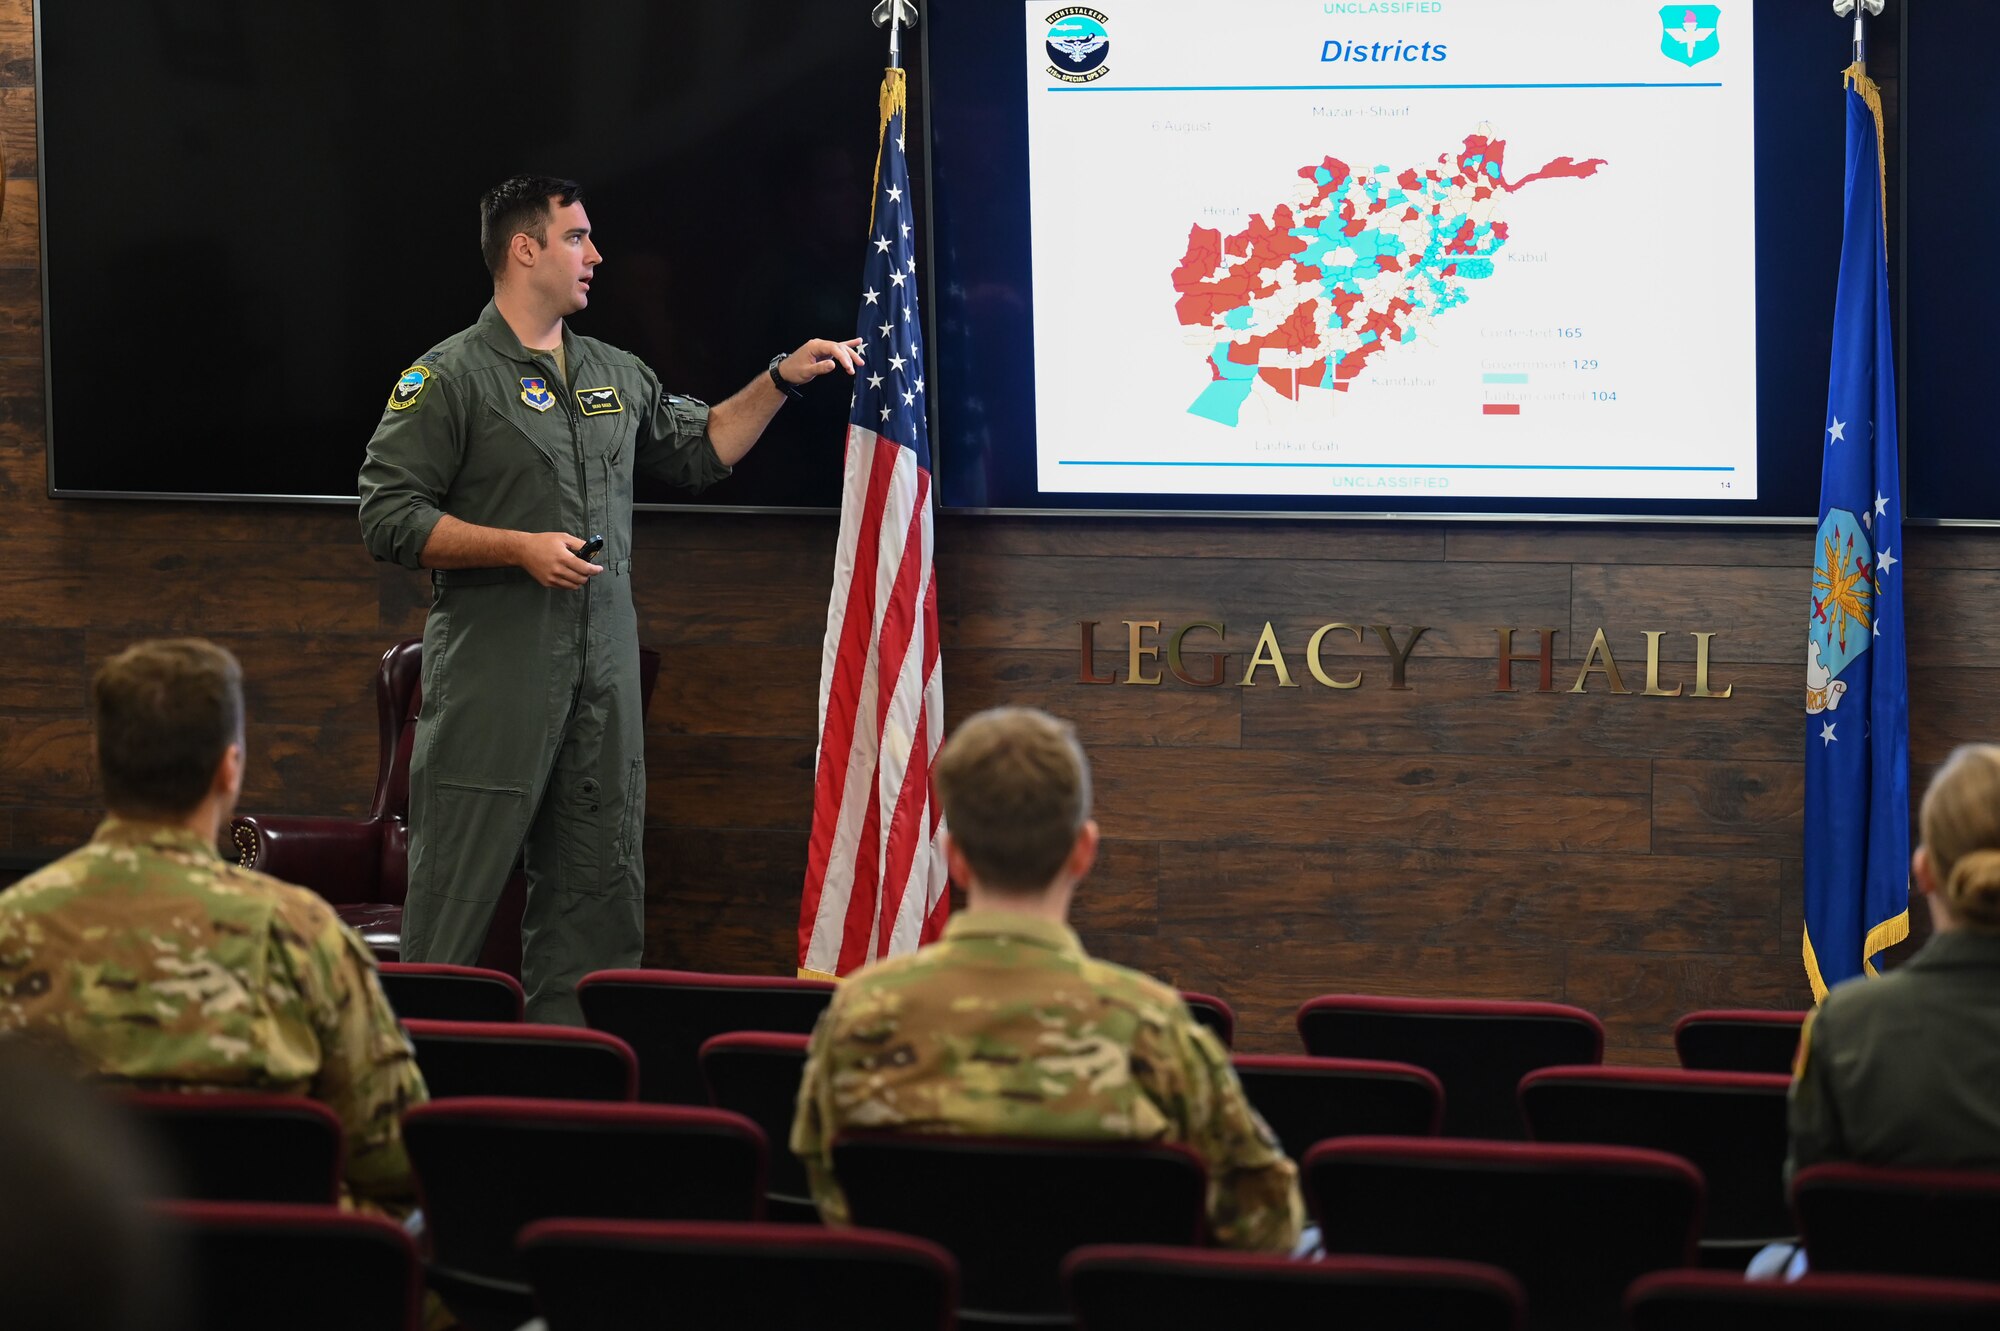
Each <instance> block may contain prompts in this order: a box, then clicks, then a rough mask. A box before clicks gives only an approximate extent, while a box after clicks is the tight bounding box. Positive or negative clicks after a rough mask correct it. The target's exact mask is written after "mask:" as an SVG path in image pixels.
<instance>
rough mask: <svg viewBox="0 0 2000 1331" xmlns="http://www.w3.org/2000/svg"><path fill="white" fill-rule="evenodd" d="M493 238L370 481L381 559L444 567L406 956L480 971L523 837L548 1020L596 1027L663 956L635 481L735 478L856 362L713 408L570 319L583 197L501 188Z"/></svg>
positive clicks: (410, 379) (427, 628) (828, 363)
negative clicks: (670, 389)
mask: <svg viewBox="0 0 2000 1331" xmlns="http://www.w3.org/2000/svg"><path fill="white" fill-rule="evenodd" d="M480 244H481V247H482V249H483V250H484V252H485V257H486V264H487V267H488V269H489V270H491V272H492V274H493V300H492V303H491V304H489V305H488V306H487V307H486V309H485V312H484V313H482V314H481V315H480V317H479V321H478V322H477V323H475V324H474V325H473V326H472V327H471V328H468V329H466V330H465V331H464V332H462V333H458V334H456V335H455V336H453V337H450V338H447V339H445V340H444V341H443V342H440V343H439V344H438V345H437V346H435V347H433V348H432V349H431V350H430V351H429V352H427V353H425V354H424V355H423V356H422V357H420V358H419V359H418V360H417V363H416V364H414V365H412V366H411V367H410V368H409V369H408V370H406V371H405V372H404V373H403V375H402V376H401V377H400V378H399V379H398V380H397V381H396V385H395V387H394V389H392V390H391V392H390V395H389V402H388V405H387V407H386V408H385V409H384V411H383V413H382V422H381V424H380V425H379V426H378V427H377V428H376V431H375V437H374V438H373V439H372V440H371V441H370V442H369V445H368V456H367V460H366V461H365V462H364V463H363V464H362V468H361V477H360V485H361V530H362V535H363V538H364V540H365V541H366V543H367V546H368V550H369V552H370V553H372V554H373V555H374V556H375V557H376V558H377V559H386V560H394V561H395V562H397V563H399V564H403V565H405V566H406V567H410V568H427V569H430V570H431V571H432V572H431V580H432V586H433V600H432V604H431V611H430V617H429V619H428V620H427V621H426V622H425V625H424V701H423V710H422V712H421V714H420V715H419V716H418V717H417V723H416V724H417V729H416V736H415V748H414V750H413V751H412V754H411V762H410V849H409V857H410V860H409V895H408V898H407V900H406V902H405V904H404V914H403V950H402V956H403V959H404V960H406V961H437V962H453V963H459V964H465V963H470V962H472V961H475V960H476V959H477V958H478V956H479V952H480V948H481V945H482V944H483V943H484V941H485V938H486V931H487V927H488V925H489V924H490V923H491V921H492V918H493V909H494V906H495V903H496V902H497V901H498V899H499V896H500V890H501V887H502V886H503V885H504V883H505V882H506V880H507V878H508V876H509V874H510V873H511V871H512V869H513V867H514V865H515V863H516V861H517V859H518V858H520V857H521V854H522V851H523V848H524V847H525V849H526V863H527V874H528V898H527V907H526V912H525V914H524V917H523V919H522V929H521V935H522V979H523V980H524V982H525V984H526V987H527V991H528V1015H529V1017H530V1019H531V1020H536V1021H558V1022H567V1023H570V1024H580V1023H581V1020H582V1016H581V1012H580V1010H579V1008H578V1006H577V1002H576V992H575V987H576V981H577V980H578V979H579V978H580V977H582V976H583V975H584V974H586V973H587V972H589V971H592V970H597V969H600V968H603V967H611V966H636V965H638V964H639V959H640V952H641V950H642V944H643V940H644V912H645V902H644V897H645V881H644V862H643V860H644V851H643V845H642V832H643V829H644V826H645V803H646V796H645V789H646V783H645V758H644V737H643V735H642V733H641V724H640V713H639V642H638V624H637V617H636V615H635V613H634V611H633V607H632V585H631V575H632V479H633V473H634V472H635V471H644V472H645V473H647V474H648V475H652V476H659V477H663V478H665V479H667V480H670V481H673V482H675V483H676V484H680V485H684V486H687V487H688V488H690V489H694V490H699V489H702V488H703V487H705V486H708V485H710V484H713V483H714V482H715V481H718V480H720V479H722V478H723V477H724V476H727V475H728V474H729V472H730V468H731V467H732V466H733V465H734V464H735V463H736V461H737V460H738V459H739V458H741V457H742V456H743V455H744V454H745V453H747V452H748V451H749V450H750V447H751V445H752V444H754V443H756V442H757V438H758V436H759V435H761V434H762V433H763V431H764V427H765V426H766V425H767V424H769V423H770V420H771V418H772V417H773V416H774V415H776V414H777V411H778V408H779V407H781V406H782V405H784V402H785V398H786V395H787V394H788V393H792V392H793V391H794V390H795V389H796V387H797V386H798V385H801V384H804V383H807V382H809V381H811V380H812V379H815V378H817V377H818V376H820V375H822V374H827V373H830V372H832V371H833V370H835V369H844V370H846V371H847V372H848V373H849V374H852V373H853V372H854V369H855V367H856V366H857V365H859V364H860V353H859V351H858V350H856V346H857V343H853V342H834V341H829V340H827V339H824V338H815V339H813V340H812V341H809V342H807V343H806V344H805V345H804V346H802V347H800V348H799V349H798V350H796V351H793V352H791V353H790V354H788V355H784V356H780V357H777V358H775V359H774V360H773V361H772V362H771V364H770V366H769V368H768V370H767V371H766V372H764V373H760V374H759V375H758V376H757V377H756V378H755V379H753V380H752V381H751V382H750V384H749V385H748V386H747V387H745V388H744V389H742V390H741V391H740V392H738V393H737V394H736V395H735V396H733V397H731V398H730V399H729V400H728V401H726V402H722V403H720V404H718V405H717V406H715V407H713V408H711V407H707V406H704V405H703V404H702V403H700V402H697V401H695V400H693V399H692V398H685V397H678V396H675V395H672V394H669V393H667V392H665V391H663V390H662V388H661V386H660V381H659V379H658V378H657V377H655V375H654V374H653V372H652V370H650V369H649V368H647V367H646V366H645V365H644V364H643V363H641V362H640V361H639V359H638V358H637V357H635V356H633V355H631V354H630V353H628V352H624V351H620V350H618V349H616V348H614V347H610V346H607V345H605V344H604V343H602V342H599V341H596V340H595V339H593V338H588V337H580V336H578V335H577V334H575V333H574V332H572V331H570V329H569V328H568V326H567V325H566V323H565V319H566V318H567V317H568V316H569V315H572V314H575V313H576V312H577V311H579V310H581V309H583V308H584V306H585V305H586V304H588V303H589V299H590V283H591V279H592V277H593V276H595V274H596V270H597V266H598V264H599V263H600V262H601V256H600V255H599V253H598V250H597V246H596V245H595V244H594V243H593V242H592V239H591V231H590V221H589V218H588V217H587V216H586V215H585V214H584V210H583V202H582V195H581V189H580V187H579V186H578V185H577V184H576V183H575V182H574V181H569V180H560V179H555V178H550V177H536V176H517V177H515V178H513V179H511V180H508V181H507V182H505V183H504V184H502V185H500V186H498V187H497V188H495V189H493V190H491V191H490V192H488V193H487V195H486V196H485V197H484V198H483V199H482V200H481V201H480ZM595 534H601V535H602V536H603V537H604V546H603V548H602V550H600V551H594V552H586V551H584V550H583V546H584V543H585V539H586V537H587V536H590V535H595Z"/></svg>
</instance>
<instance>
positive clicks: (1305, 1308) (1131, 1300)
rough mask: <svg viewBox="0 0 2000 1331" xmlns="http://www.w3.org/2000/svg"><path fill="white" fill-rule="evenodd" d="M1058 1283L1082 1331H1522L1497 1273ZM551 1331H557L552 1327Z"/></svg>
mask: <svg viewBox="0 0 2000 1331" xmlns="http://www.w3.org/2000/svg"><path fill="white" fill-rule="evenodd" d="M1063 1284H1064V1285H1065V1286H1066V1287H1067V1288H1068V1290H1069V1302H1070V1308H1071V1309H1072V1310H1073V1311H1074V1312H1075V1313H1076V1324H1077V1326H1078V1328H1079V1329H1080V1331H1216V1328H1220V1327H1271V1328H1290V1327H1355V1328H1363V1327H1399V1328H1400V1327H1408V1328H1412V1331H1416V1329H1417V1328H1422V1331H1519V1328H1520V1326H1521V1324H1522V1319H1523V1316H1524V1313H1523V1311H1522V1310H1523V1307H1524V1304H1525V1301H1526V1296H1525V1295H1523V1294H1522V1292H1521V1284H1520V1282H1519V1281H1517V1280H1515V1279H1514V1277H1512V1276H1510V1275H1508V1274H1507V1273H1506V1272H1505V1271H1502V1270H1501V1269H1499V1268H1498V1267H1495V1266H1482V1265H1480V1264H1478V1263H1476V1262H1450V1261H1442V1260H1438V1259H1435V1258H1431V1259H1422V1258H1412V1257H1327V1258H1325V1259H1323V1260H1320V1261H1315V1262H1301V1261H1294V1260H1293V1259H1292V1258H1290V1257H1287V1256H1283V1255H1280V1254H1276V1253H1248V1252H1204V1251H1200V1250H1198V1249H1191V1248H1152V1247H1141V1246H1136V1245H1133V1246H1114V1245H1104V1246H1100V1247H1090V1248H1079V1249H1077V1250H1076V1251H1075V1252H1073V1253H1071V1254H1070V1255H1069V1258H1068V1260H1066V1261H1065V1262H1064V1263H1063ZM557 1331H560V1329H559V1328H558V1329H557Z"/></svg>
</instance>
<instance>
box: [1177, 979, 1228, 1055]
mask: <svg viewBox="0 0 2000 1331" xmlns="http://www.w3.org/2000/svg"><path fill="white" fill-rule="evenodd" d="M1181 1001H1182V1002H1183V1003H1186V1004H1187V1006H1188V1011H1189V1012H1190V1013H1191V1014H1193V1016H1194V1019H1195V1020H1196V1021H1198V1022H1200V1023H1201V1024H1202V1025H1204V1026H1206V1027H1208V1029H1210V1030H1211V1031H1214V1032H1215V1038H1216V1039H1218V1040H1220V1041H1222V1047H1223V1048H1224V1049H1228V1048H1230V1047H1231V1046H1233V1045H1234V1044H1235V1043H1236V1009H1235V1008H1233V1007H1231V1006H1229V1004H1228V1003H1226V1002H1224V1001H1223V1000H1222V999H1220V998H1217V997H1216V996H1215V995H1214V994H1202V993H1196V992H1195V991H1194V990H1192V989H1183V990H1181Z"/></svg>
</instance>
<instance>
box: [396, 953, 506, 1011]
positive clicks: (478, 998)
mask: <svg viewBox="0 0 2000 1331" xmlns="http://www.w3.org/2000/svg"><path fill="white" fill-rule="evenodd" d="M381 970H382V992H383V993H385V994H387V995H388V998H389V1006H390V1007H392V1008H394V1009H395V1010H396V1015H397V1016H399V1017H402V1018H405V1019H408V1018H416V1019H417V1020H420V1021H521V1020H523V1019H524V1018H525V1017H526V1015H527V1003H528V998H527V995H526V994H525V993H523V992H522V990H521V982H520V981H519V980H517V979H515V978H514V977H513V976H511V975H509V974H507V972H505V971H496V970H488V969H487V968H486V967H484V966H444V965H439V964H436V963H431V962H414V961H385V962H383V963H382V964H381Z"/></svg>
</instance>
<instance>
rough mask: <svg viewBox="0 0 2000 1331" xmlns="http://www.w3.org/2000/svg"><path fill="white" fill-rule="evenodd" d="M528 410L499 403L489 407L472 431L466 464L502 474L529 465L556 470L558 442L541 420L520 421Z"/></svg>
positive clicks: (558, 458) (487, 406)
mask: <svg viewBox="0 0 2000 1331" xmlns="http://www.w3.org/2000/svg"><path fill="white" fill-rule="evenodd" d="M527 410H528V409H527V408H526V407H517V408H516V409H515V410H513V411H510V410H508V409H507V408H506V407H503V406H501V405H500V404H499V403H497V402H489V403H487V404H486V414H485V416H484V417H483V418H482V419H481V421H480V423H479V428H477V429H476V430H474V431H473V435H472V454H473V456H471V457H468V458H467V459H466V465H467V466H469V467H472V466H476V467H480V468H482V469H489V468H490V469H492V470H495V471H503V470H507V469H510V468H519V467H522V466H527V465H531V464H533V465H540V466H549V467H553V466H556V465H558V464H559V463H560V461H561V459H560V457H559V455H558V453H557V449H556V441H555V440H554V439H552V438H550V437H549V432H548V429H547V428H546V427H545V425H544V424H543V422H542V421H540V420H539V419H537V420H533V421H529V420H525V419H517V416H519V415H520V414H521V413H525V412H526V411H527Z"/></svg>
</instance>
